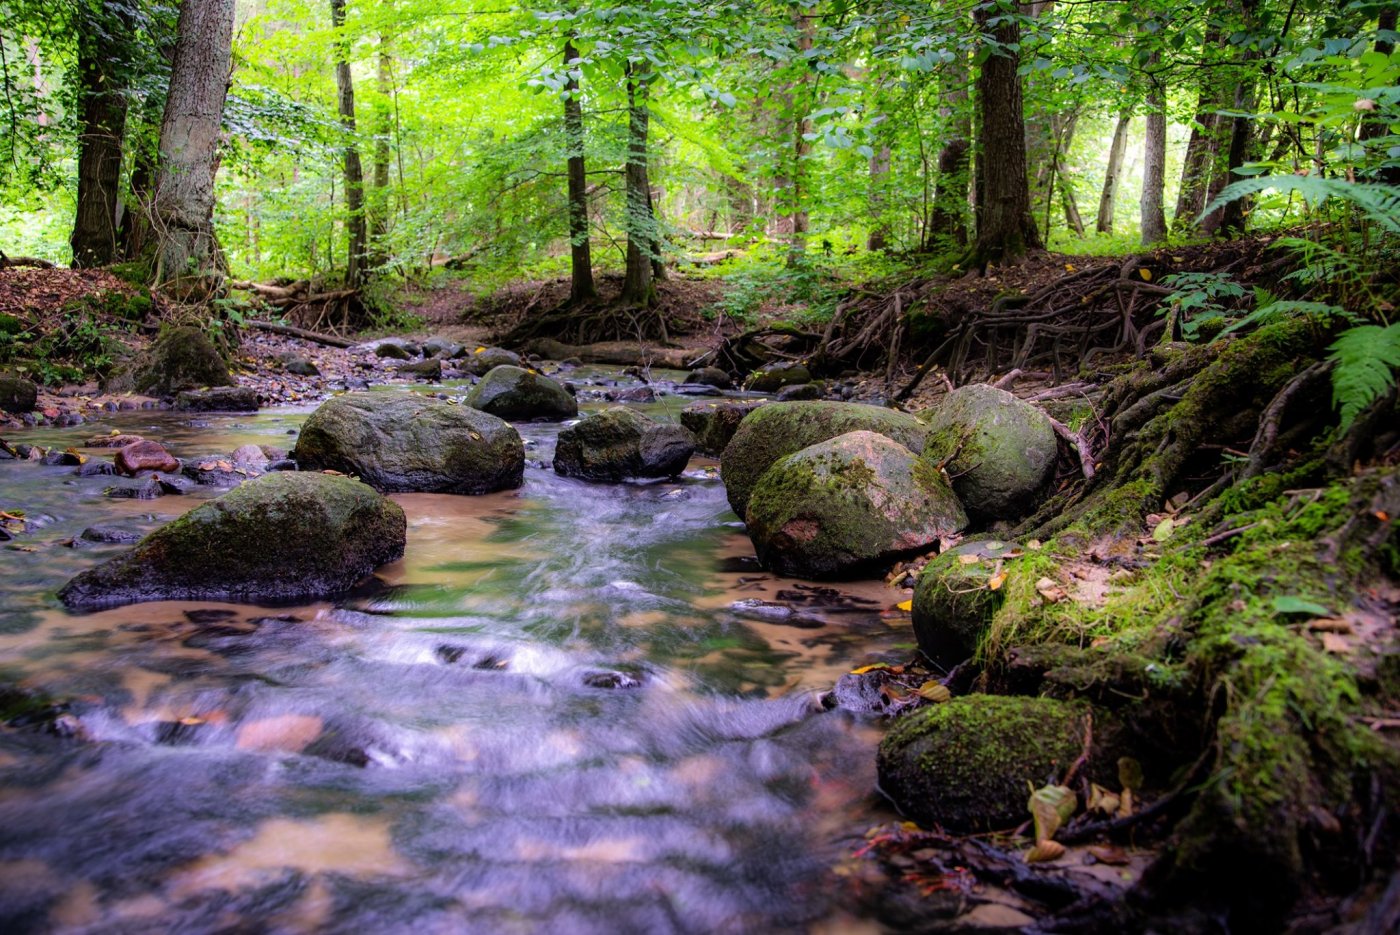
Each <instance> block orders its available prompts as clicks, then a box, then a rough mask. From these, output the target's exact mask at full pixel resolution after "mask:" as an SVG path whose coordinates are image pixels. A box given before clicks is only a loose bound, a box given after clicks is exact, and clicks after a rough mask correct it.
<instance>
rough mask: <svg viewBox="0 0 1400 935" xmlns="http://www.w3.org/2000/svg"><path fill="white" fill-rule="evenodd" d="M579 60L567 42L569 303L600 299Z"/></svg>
mask: <svg viewBox="0 0 1400 935" xmlns="http://www.w3.org/2000/svg"><path fill="white" fill-rule="evenodd" d="M577 58H578V52H577V51H575V49H574V45H573V42H572V41H571V40H569V39H565V40H564V67H565V68H566V69H568V74H569V78H568V81H567V82H566V83H565V85H564V94H565V96H564V134H565V135H566V136H567V137H568V140H569V166H568V176H569V270H570V273H571V274H572V282H571V285H570V287H569V301H571V302H588V301H591V300H593V299H596V298H597V297H598V288H597V286H596V285H594V282H593V254H592V249H591V247H590V245H589V241H588V172H587V169H586V166H585V165H584V161H583V142H584V139H583V101H582V99H581V98H580V96H579V85H578V75H577V71H576V70H575V69H574V67H573V66H572V65H571V64H570V63H571V62H573V61H574V60H575V59H577Z"/></svg>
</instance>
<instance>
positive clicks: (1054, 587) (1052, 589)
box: [1035, 578, 1069, 604]
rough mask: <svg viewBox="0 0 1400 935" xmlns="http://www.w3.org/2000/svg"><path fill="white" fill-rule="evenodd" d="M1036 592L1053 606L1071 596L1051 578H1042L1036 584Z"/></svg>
mask: <svg viewBox="0 0 1400 935" xmlns="http://www.w3.org/2000/svg"><path fill="white" fill-rule="evenodd" d="M1035 590H1036V592H1037V593H1039V594H1040V596H1041V597H1043V598H1045V599H1046V600H1047V601H1049V602H1050V603H1052V604H1058V603H1059V602H1060V601H1062V600H1064V599H1065V598H1067V597H1069V594H1068V593H1067V592H1066V591H1065V589H1064V588H1062V587H1060V586H1059V585H1058V584H1056V583H1055V582H1054V581H1053V580H1052V579H1050V578H1041V579H1040V580H1039V581H1037V582H1036V583H1035Z"/></svg>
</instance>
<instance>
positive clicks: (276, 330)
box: [243, 320, 355, 347]
mask: <svg viewBox="0 0 1400 935" xmlns="http://www.w3.org/2000/svg"><path fill="white" fill-rule="evenodd" d="M243 324H244V325H245V326H247V327H249V328H256V329H257V330H259V331H271V332H272V333H273V334H286V335H291V336H292V337H294V338H301V339H302V340H305V341H311V342H313V343H315V344H324V345H326V346H327V347H354V346H355V342H354V341H351V340H348V339H346V338H340V337H336V336H335V335H330V334H319V333H317V332H315V331H307V330H306V329H305V328H296V327H293V326H292V325H279V324H276V323H275V322H271V321H257V320H253V321H245V322H244V323H243Z"/></svg>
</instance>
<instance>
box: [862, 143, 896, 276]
mask: <svg viewBox="0 0 1400 935" xmlns="http://www.w3.org/2000/svg"><path fill="white" fill-rule="evenodd" d="M890 156H891V154H890V148H889V146H888V145H882V146H881V147H880V148H879V149H877V150H875V155H873V156H871V157H870V214H871V216H872V217H873V218H874V221H875V223H874V226H872V227H871V228H870V236H869V237H867V238H866V241H865V248H866V249H867V250H869V251H871V252H872V253H873V252H875V251H876V250H883V249H885V248H886V247H887V246H889V239H890V228H889V224H888V223H886V221H885V210H886V203H887V200H888V199H886V197H885V186H886V185H888V184H889V177H890Z"/></svg>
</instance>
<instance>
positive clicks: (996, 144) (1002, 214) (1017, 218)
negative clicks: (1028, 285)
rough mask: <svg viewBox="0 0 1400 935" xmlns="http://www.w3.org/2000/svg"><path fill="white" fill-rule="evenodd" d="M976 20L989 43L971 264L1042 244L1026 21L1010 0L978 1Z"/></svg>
mask: <svg viewBox="0 0 1400 935" xmlns="http://www.w3.org/2000/svg"><path fill="white" fill-rule="evenodd" d="M973 19H974V22H975V23H976V25H977V29H978V31H979V33H980V34H981V38H982V41H983V42H984V43H985V49H984V54H985V58H984V59H983V61H982V66H981V68H980V69H979V70H978V74H977V86H976V90H977V130H978V134H977V136H978V140H977V170H976V182H977V211H976V217H977V240H976V242H975V244H974V246H973V250H972V257H971V264H972V265H975V266H979V267H985V266H986V265H987V264H989V263H1007V262H1013V261H1015V260H1017V259H1019V258H1021V257H1023V256H1025V255H1026V254H1027V253H1028V252H1030V251H1032V250H1038V249H1041V247H1042V243H1041V239H1040V230H1039V229H1038V228H1037V227H1036V224H1035V220H1034V219H1033V218H1032V217H1031V198H1030V186H1029V184H1028V182H1027V179H1026V122H1025V114H1024V112H1023V110H1022V107H1021V76H1020V71H1019V70H1020V54H1019V52H1018V49H1019V47H1020V42H1021V26H1020V22H1019V21H1018V20H1017V18H1016V7H1015V5H1014V4H1011V3H1008V2H1005V0H993V2H989V3H983V4H979V5H978V6H977V7H976V8H975V9H974V10H973Z"/></svg>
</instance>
